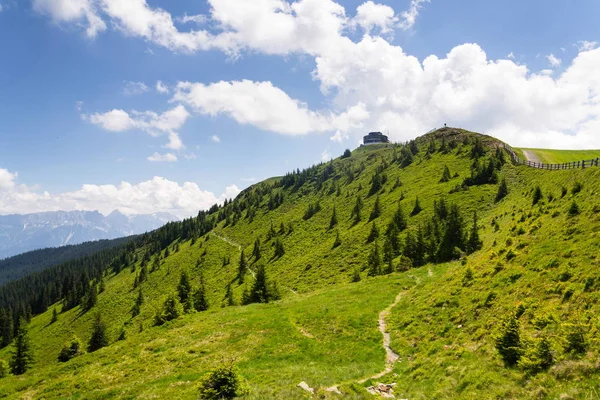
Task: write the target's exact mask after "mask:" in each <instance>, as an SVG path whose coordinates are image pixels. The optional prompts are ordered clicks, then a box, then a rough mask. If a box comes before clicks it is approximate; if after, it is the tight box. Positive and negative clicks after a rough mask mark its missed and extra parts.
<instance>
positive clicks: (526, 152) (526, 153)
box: [523, 150, 541, 163]
mask: <svg viewBox="0 0 600 400" xmlns="http://www.w3.org/2000/svg"><path fill="white" fill-rule="evenodd" d="M523 155H524V156H525V158H526V159H527V161H531V162H535V163H541V161H540V158H539V157H538V156H537V154H535V153H534V152H533V151H531V150H523Z"/></svg>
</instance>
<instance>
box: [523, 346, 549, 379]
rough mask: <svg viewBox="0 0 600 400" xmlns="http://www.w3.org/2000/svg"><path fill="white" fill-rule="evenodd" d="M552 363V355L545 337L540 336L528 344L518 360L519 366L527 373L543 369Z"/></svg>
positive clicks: (534, 372)
mask: <svg viewBox="0 0 600 400" xmlns="http://www.w3.org/2000/svg"><path fill="white" fill-rule="evenodd" d="M552 364H554V357H553V356H552V351H551V348H550V342H549V341H548V339H547V338H546V337H541V338H540V339H538V340H537V341H536V342H535V344H533V345H531V346H529V347H528V348H527V349H526V350H525V352H524V354H523V355H522V357H521V359H520V360H519V367H521V368H522V369H523V370H524V371H525V372H527V373H529V374H536V373H538V372H541V371H545V370H547V369H548V368H550V367H551V366H552Z"/></svg>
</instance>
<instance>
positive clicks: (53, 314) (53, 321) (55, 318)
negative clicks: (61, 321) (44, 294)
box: [50, 307, 58, 324]
mask: <svg viewBox="0 0 600 400" xmlns="http://www.w3.org/2000/svg"><path fill="white" fill-rule="evenodd" d="M56 321H58V313H57V312H56V307H54V309H53V310H52V319H51V320H50V323H51V324H53V323H55V322H56Z"/></svg>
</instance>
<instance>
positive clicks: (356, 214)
mask: <svg viewBox="0 0 600 400" xmlns="http://www.w3.org/2000/svg"><path fill="white" fill-rule="evenodd" d="M362 206H363V202H362V199H361V198H360V195H359V196H356V203H355V204H354V208H353V209H352V214H351V215H350V218H351V219H352V223H353V224H354V225H356V224H358V223H359V222H360V220H361V217H360V211H361V209H362Z"/></svg>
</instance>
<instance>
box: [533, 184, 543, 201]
mask: <svg viewBox="0 0 600 400" xmlns="http://www.w3.org/2000/svg"><path fill="white" fill-rule="evenodd" d="M542 197H543V195H542V189H541V188H540V187H539V186H536V187H535V190H534V191H533V205H534V206H535V205H536V204H537V203H538V202H539V201H540V200H541V199H542Z"/></svg>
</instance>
